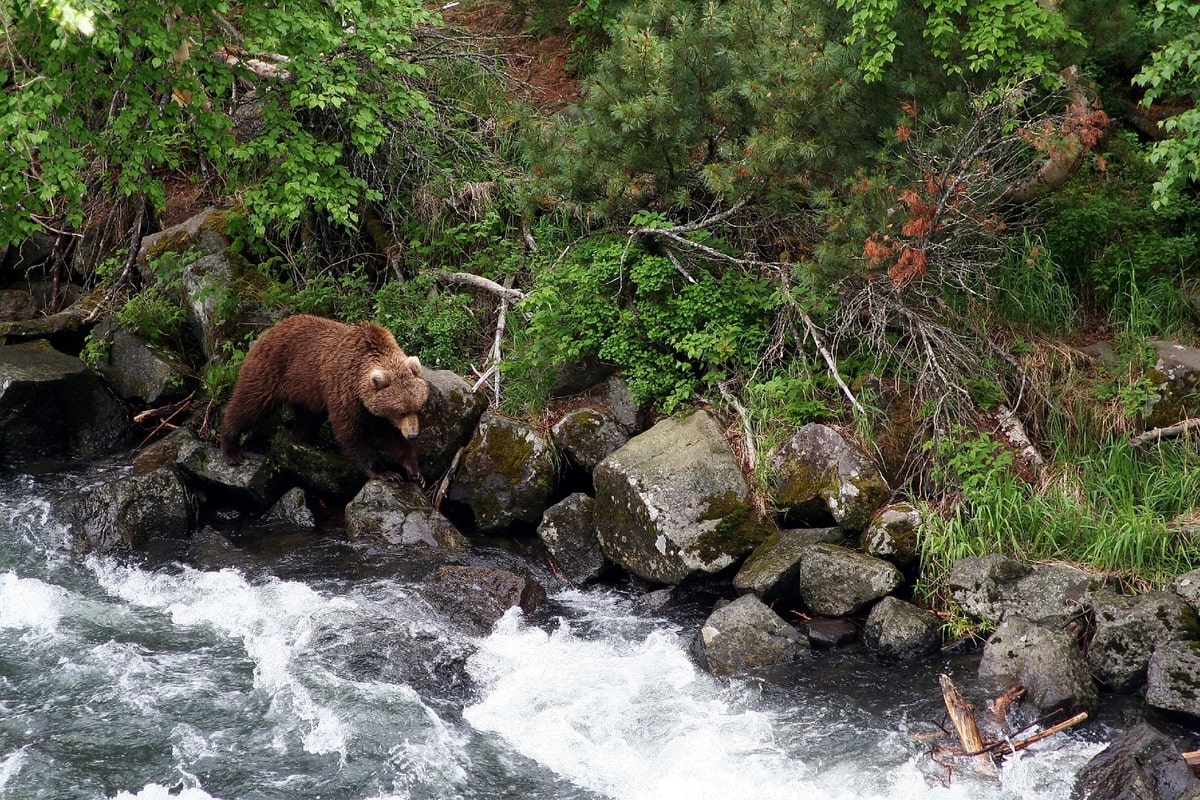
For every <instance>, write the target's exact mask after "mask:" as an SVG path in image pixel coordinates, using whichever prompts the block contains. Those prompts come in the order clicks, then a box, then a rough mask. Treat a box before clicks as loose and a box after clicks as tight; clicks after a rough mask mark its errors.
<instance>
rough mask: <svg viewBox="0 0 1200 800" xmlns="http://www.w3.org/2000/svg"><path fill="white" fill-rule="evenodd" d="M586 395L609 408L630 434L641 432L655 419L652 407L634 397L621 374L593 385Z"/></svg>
mask: <svg viewBox="0 0 1200 800" xmlns="http://www.w3.org/2000/svg"><path fill="white" fill-rule="evenodd" d="M585 397H587V398H588V399H589V400H592V401H594V402H596V403H599V404H600V405H602V406H604V407H605V408H607V409H609V410H610V411H611V412H612V415H613V418H614V419H616V421H617V422H618V424H620V426H621V427H622V428H624V429H625V431H626V433H628V434H630V435H633V434H636V433H641V432H642V431H644V430H646V429H647V428H649V427H650V425H651V423H653V421H654V419H653V417H652V415H651V413H650V409H649V408H648V407H646V406H644V405H640V404H639V403H638V402H637V400H635V399H634V397H633V393H632V392H630V391H629V384H627V383H626V382H625V379H624V378H622V377H621V376H620V375H614V376H612V377H610V378H608V379H607V380H605V381H604V382H603V383H599V384H597V385H595V386H593V387H592V388H591V389H589V390H588V391H587V394H586V395H585Z"/></svg>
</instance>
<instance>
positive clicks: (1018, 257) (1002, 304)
mask: <svg viewBox="0 0 1200 800" xmlns="http://www.w3.org/2000/svg"><path fill="white" fill-rule="evenodd" d="M989 277H990V278H991V280H992V281H993V286H994V291H993V292H992V296H993V298H994V308H995V310H996V313H997V314H998V316H999V318H1000V319H1001V320H1003V321H1004V322H1006V323H1008V324H1010V325H1014V326H1017V327H1019V328H1022V329H1025V330H1029V331H1034V332H1038V333H1046V334H1052V335H1064V334H1067V333H1069V332H1070V331H1071V330H1072V329H1073V328H1074V327H1075V325H1076V324H1077V322H1078V314H1079V312H1078V308H1077V302H1076V299H1075V296H1074V294H1073V293H1072V291H1071V287H1070V285H1069V284H1068V283H1067V280H1066V276H1065V275H1064V274H1063V270H1062V268H1061V267H1060V266H1059V265H1058V264H1057V263H1055V261H1054V259H1053V258H1051V254H1050V251H1049V249H1048V248H1047V247H1046V245H1045V244H1044V243H1042V242H1041V241H1040V239H1038V238H1036V237H1034V236H1033V235H1032V234H1030V233H1029V232H1025V234H1024V239H1023V246H1022V247H1021V249H1020V250H1016V251H1013V252H1012V253H1009V254H1008V257H1007V258H1005V259H1004V260H1003V261H1001V262H1000V263H999V264H998V265H997V266H996V269H994V270H993V271H991V273H989Z"/></svg>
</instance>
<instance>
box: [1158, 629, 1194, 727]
mask: <svg viewBox="0 0 1200 800" xmlns="http://www.w3.org/2000/svg"><path fill="white" fill-rule="evenodd" d="M1146 702H1147V703H1149V704H1150V705H1152V706H1154V707H1155V708H1162V709H1165V710H1167V711H1177V712H1180V713H1183V714H1190V715H1192V716H1193V717H1200V642H1197V641H1169V642H1163V643H1162V644H1160V645H1159V646H1158V647H1156V648H1154V653H1153V655H1151V656H1150V663H1149V665H1148V667H1147V669H1146Z"/></svg>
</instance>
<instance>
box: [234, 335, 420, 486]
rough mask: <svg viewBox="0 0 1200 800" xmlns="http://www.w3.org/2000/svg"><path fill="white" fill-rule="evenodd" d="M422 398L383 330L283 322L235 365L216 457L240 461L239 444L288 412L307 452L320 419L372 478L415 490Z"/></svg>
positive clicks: (414, 365)
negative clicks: (405, 482) (404, 482)
mask: <svg viewBox="0 0 1200 800" xmlns="http://www.w3.org/2000/svg"><path fill="white" fill-rule="evenodd" d="M428 398H429V384H428V383H426V381H425V379H424V378H423V377H421V362H420V361H419V360H418V359H417V357H416V356H406V355H405V354H404V351H403V350H401V349H400V347H399V345H397V344H396V339H395V338H394V337H393V336H392V334H391V332H390V331H388V330H387V329H386V328H384V327H382V326H380V325H376V324H375V323H372V322H360V323H358V324H356V325H346V324H344V323H341V322H335V321H334V320H331V319H322V318H321V317H314V316H310V315H307V314H301V315H298V316H294V317H287V318H285V319H283V320H280V321H279V322H278V323H277V324H276V325H275V326H274V327H272V328H271V329H270V330H268V331H267V332H266V333H264V334H263V335H262V336H261V337H259V339H258V341H257V342H255V343H254V346H253V347H251V348H250V352H249V353H247V354H246V360H245V361H244V362H243V363H242V368H241V372H240V373H239V374H238V379H237V384H236V385H235V386H234V388H233V397H232V399H230V401H229V405H228V406H226V408H225V418H224V421H223V422H222V425H221V453H222V454H223V455H224V456H225V459H226V460H227V461H228V462H229V463H231V464H237V463H239V462H240V461H241V452H242V448H241V436H242V434H244V433H248V432H249V431H251V430H253V429H254V428H257V427H258V426H260V425H261V424H262V423H263V422H264V421H265V420H266V418H267V417H268V416H269V415H270V414H271V412H272V411H274V410H275V409H277V408H279V407H280V406H282V405H285V404H286V405H291V406H293V407H294V408H295V411H296V424H295V434H296V440H297V441H299V442H301V443H305V444H312V443H314V442H315V440H316V435H317V431H318V430H319V429H320V427H321V423H322V422H323V421H324V420H325V418H326V417H328V419H329V424H330V427H331V428H332V429H333V437H334V439H336V440H337V443H338V444H339V445H340V446H341V448H342V452H343V453H345V454H346V456H348V457H349V458H350V459H352V460H353V461H354V462H355V463H356V464H358V465H359V466H360V467H361V468H362V469H363V471H365V472H366V473H367V474H368V475H370V476H371V477H374V478H382V479H384V480H400V479H402V476H401V475H399V474H397V473H396V472H393V471H392V470H391V469H389V468H388V464H392V465H398V466H400V467H403V468H404V469H405V470H406V471H407V472H408V476H409V477H410V478H412V479H413V480H416V481H417V482H418V483H420V482H421V473H420V470H419V469H418V467H417V457H416V451H415V450H414V448H413V445H412V442H410V441H409V440H410V439H412V438H413V437H414V436H416V435H417V432H418V428H419V426H418V424H417V412H419V411H420V410H421V408H422V407H423V406H424V405H425V401H426V400H427V399H428Z"/></svg>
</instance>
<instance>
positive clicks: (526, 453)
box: [448, 414, 554, 531]
mask: <svg viewBox="0 0 1200 800" xmlns="http://www.w3.org/2000/svg"><path fill="white" fill-rule="evenodd" d="M553 489H554V454H553V451H552V450H551V447H550V444H549V443H548V442H547V441H546V440H545V439H543V438H542V437H541V436H539V435H538V434H537V433H536V432H535V431H534V430H533V429H532V428H530V427H529V426H528V425H526V424H524V423H522V422H518V421H517V420H513V419H508V418H506V417H501V416H497V415H495V414H484V415H483V418H482V419H481V420H480V421H479V427H478V428H477V429H476V431H475V436H474V438H472V439H471V443H470V444H469V445H468V446H467V449H466V452H464V453H463V457H462V463H461V464H460V466H459V468H458V473H457V474H456V476H455V478H454V483H453V485H452V486H451V488H450V493H449V495H448V497H449V499H450V500H452V501H454V502H456V503H462V504H463V505H465V506H467V507H468V508H470V509H471V513H472V514H473V515H474V517H475V524H476V525H478V526H479V529H480V530H482V531H499V530H503V529H505V528H508V527H510V526H512V525H514V524H516V523H525V524H528V525H536V524H537V523H538V522H539V521H540V520H541V518H542V512H544V511H545V510H546V506H547V505H548V504H549V500H550V492H551V491H552V490H553Z"/></svg>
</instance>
